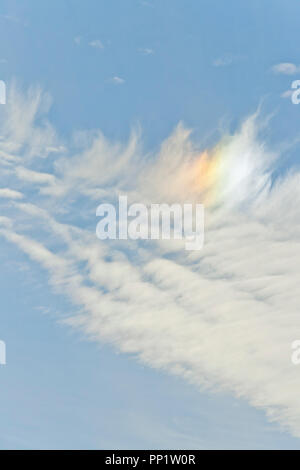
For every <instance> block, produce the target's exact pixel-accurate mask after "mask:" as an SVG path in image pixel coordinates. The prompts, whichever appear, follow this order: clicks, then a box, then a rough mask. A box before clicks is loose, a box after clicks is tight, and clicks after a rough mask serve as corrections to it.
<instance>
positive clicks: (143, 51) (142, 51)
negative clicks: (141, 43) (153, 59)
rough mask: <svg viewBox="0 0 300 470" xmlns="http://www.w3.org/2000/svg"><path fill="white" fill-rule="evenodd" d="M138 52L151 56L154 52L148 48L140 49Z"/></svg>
mask: <svg viewBox="0 0 300 470" xmlns="http://www.w3.org/2000/svg"><path fill="white" fill-rule="evenodd" d="M138 51H139V52H140V53H141V54H143V55H153V54H154V50H153V49H151V48H150V47H140V48H139V49H138Z"/></svg>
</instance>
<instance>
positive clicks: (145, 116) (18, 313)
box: [0, 0, 300, 449]
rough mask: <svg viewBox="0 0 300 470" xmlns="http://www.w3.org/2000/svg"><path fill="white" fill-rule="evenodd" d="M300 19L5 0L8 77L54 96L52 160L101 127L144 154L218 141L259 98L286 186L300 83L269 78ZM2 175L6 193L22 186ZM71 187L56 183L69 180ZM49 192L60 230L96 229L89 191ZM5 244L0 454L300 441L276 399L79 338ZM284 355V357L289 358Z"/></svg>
mask: <svg viewBox="0 0 300 470" xmlns="http://www.w3.org/2000/svg"><path fill="white" fill-rule="evenodd" d="M299 14H300V5H299V2H297V1H296V0H290V1H289V2H284V1H283V0H265V1H261V0H251V1H250V0H242V1H241V0H229V1H227V2H223V1H222V0H209V1H208V0H201V1H193V0H190V1H188V2H187V1H183V0H172V1H171V0H170V1H169V0H165V1H155V0H149V1H139V0H126V1H124V0H111V1H100V0H94V1H93V0H87V1H85V2H83V1H82V0H68V1H67V0H52V1H46V0H45V1H43V2H36V1H35V0H32V1H30V0H22V1H21V0H19V1H18V0H13V1H12V0H9V1H8V0H3V1H2V2H1V6H0V79H2V80H4V81H5V82H6V83H7V87H8V91H9V90H10V89H11V88H12V87H13V83H17V86H18V88H19V90H21V91H20V94H22V93H24V94H26V90H27V89H28V88H29V87H31V86H40V87H42V89H43V90H45V92H48V93H49V94H50V95H51V97H52V106H51V108H50V109H49V112H48V114H47V119H48V120H49V121H50V122H51V124H52V125H53V127H54V128H55V129H56V133H57V134H58V135H59V139H58V140H59V142H60V143H59V145H58V151H57V152H58V154H59V152H60V149H61V148H62V147H68V149H69V150H68V152H67V154H66V155H67V156H65V154H63V156H62V159H65V160H66V159H68V158H69V156H72V155H73V154H75V156H76V155H80V151H81V150H80V148H81V147H84V146H85V145H86V140H85V139H87V140H88V139H89V137H86V136H85V137H84V138H82V139H83V143H82V142H81V141H80V137H78V131H81V130H84V131H85V132H86V131H91V132H94V131H95V130H96V129H100V130H101V132H102V133H103V134H104V136H105V137H106V138H107V139H108V140H109V142H112V143H114V142H119V143H120V145H122V144H124V145H127V142H128V139H130V137H129V136H130V133H131V131H132V129H136V128H139V129H140V133H141V136H140V139H141V146H142V147H143V152H144V154H145V155H147V156H148V153H149V152H151V154H153V153H155V152H156V151H157V149H158V148H159V147H160V145H161V142H162V141H163V140H164V139H166V138H167V137H168V136H169V135H171V134H172V132H173V131H174V128H175V127H176V125H177V124H178V122H180V121H182V122H183V123H184V125H186V126H187V127H188V128H192V129H194V134H193V135H194V139H195V142H196V143H199V145H203V144H205V145H208V146H212V145H214V144H215V143H216V142H217V141H218V139H219V138H220V133H221V131H220V129H223V128H224V129H225V130H226V131H228V132H229V133H231V134H234V133H235V132H236V129H237V128H238V126H239V124H240V122H241V121H243V120H244V119H245V118H247V117H248V116H249V115H251V114H252V113H254V112H255V111H256V110H257V107H258V106H259V105H260V104H261V103H263V108H264V113H265V115H269V114H274V115H273V117H272V125H271V126H270V128H269V129H268V132H267V135H266V139H267V142H268V145H270V147H272V148H273V149H275V150H276V151H277V150H278V149H279V148H280V149H281V148H283V149H284V152H283V155H280V158H279V160H278V162H277V166H276V171H275V173H276V172H277V173H276V174H278V175H280V176H283V175H286V173H287V171H290V172H292V173H293V172H296V171H297V167H298V163H299V157H298V155H299V153H298V152H299V145H297V144H296V143H295V142H296V140H297V138H298V134H299V123H300V114H299V113H300V108H298V107H297V106H294V105H292V103H291V100H290V99H286V98H282V96H281V95H282V94H283V93H284V92H286V91H287V90H288V89H290V87H291V82H292V80H294V79H297V78H300V73H299V74H298V76H297V74H296V75H293V76H292V75H287V74H285V73H274V69H273V67H274V65H276V64H282V63H293V64H296V65H298V64H300V57H299V47H298V43H299V41H298V38H299V21H298V19H299ZM9 96H10V95H9ZM6 106H7V105H6ZM16 106H17V105H16ZM25 109H26V107H25ZM2 111H3V105H2V108H1V109H0V112H2ZM3 112H4V111H3ZM25 114H26V112H25ZM37 117H38V118H39V114H38V116H37ZM1 119H2V118H1ZM42 119H43V118H42ZM29 134H30V132H29ZM30 135H31V134H30ZM30 135H29V142H30ZM32 135H33V134H32ZM90 135H93V134H90ZM44 138H45V140H47V139H48V137H47V136H46V137H44V135H43V136H42V137H41V140H43V139H44ZM78 139H79V141H80V142H81V143H79V145H78ZM53 140H56V139H53ZM291 143H293V145H291ZM259 148H260V147H259ZM112 154H113V152H112ZM24 155H25V154H24ZM148 157H149V156H148ZM24 158H27V157H26V155H25V157H24ZM55 158H56V157H52V156H51V155H50V156H49V157H48V158H47V159H39V158H37V159H36V160H35V161H34V162H33V161H32V160H28V162H29V163H28V168H30V169H31V170H32V171H38V172H47V173H51V174H52V172H53V171H54V170H53V168H56V167H55V165H56V163H55ZM150 158H151V157H150ZM76 161H77V160H76V159H75V162H76ZM83 161H84V157H83ZM110 161H111V164H112V165H114V161H113V159H112V160H110ZM72 162H73V160H71V163H70V166H71V167H72V165H73V163H72ZM89 163H91V162H90V161H89V160H88V159H87V161H86V165H89ZM92 163H93V162H92ZM57 165H58V166H57V168H59V170H60V169H61V168H64V165H65V163H62V164H61V163H58V164H57ZM66 165H67V164H66ZM3 168H4V170H5V171H3V175H2V177H1V187H10V188H11V189H13V190H16V191H21V192H23V189H24V187H23V186H22V185H21V186H20V187H16V186H15V180H14V179H13V176H12V175H11V174H10V173H9V172H6V170H7V166H6V167H5V166H4V167H3ZM63 172H64V170H62V173H63ZM134 177H135V176H134V173H133V176H132V178H134ZM68 178H69V177H66V178H65V180H64V181H65V182H66V183H64V182H63V183H62V184H66V185H67V184H69V182H70V181H73V180H70V179H68ZM74 178H75V177H74ZM62 179H63V178H62ZM76 181H77V180H76ZM76 181H75V183H74V184H76ZM80 184H81V183H80ZM167 184H168V182H166V185H167ZM100 186H101V184H99V187H100ZM49 194H50V193H49ZM31 196H32V197H31ZM26 197H27V199H28V200H30V201H31V202H34V203H35V204H37V205H38V196H37V191H36V189H35V188H33V187H32V188H31V187H29V188H26ZM30 197H31V199H30ZM43 198H44V199H43V200H42V201H41V206H42V207H43V208H44V209H45V208H46V209H49V211H50V212H51V214H52V215H53V213H55V210H56V212H57V214H58V220H59V221H60V223H64V221H67V222H68V223H70V221H72V222H73V221H74V220H75V221H76V224H77V225H78V226H80V227H84V228H85V226H84V224H86V226H87V228H88V229H89V230H90V231H91V232H93V230H94V227H95V225H96V218H95V216H94V215H93V214H94V213H95V209H96V206H97V203H99V202H101V201H96V200H94V202H93V204H91V206H88V207H89V208H88V212H87V214H88V215H87V218H84V217H83V218H80V217H79V212H80V211H82V210H83V209H85V207H86V205H85V204H87V203H86V202H85V199H84V198H85V196H84V197H83V202H82V201H81V200H80V196H78V195H76V194H73V193H72V190H71V191H70V195H68V197H67V198H66V200H64V201H63V202H61V201H59V200H55V201H54V200H51V201H50V202H49V201H47V200H46V199H45V198H46V196H43ZM74 201H75V202H74ZM1 206H2V215H3V216H5V217H12V218H15V217H18V215H17V212H16V208H15V207H14V206H10V205H9V204H5V203H4V204H3V205H2V203H1ZM270 206H271V205H270ZM70 207H71V211H70V212H68V213H66V211H68V210H70ZM20 224H24V227H25V231H26V233H27V235H28V234H29V235H32V234H33V235H38V236H39V238H40V240H42V242H43V243H44V242H45V244H47V243H48V246H50V247H51V249H52V250H53V252H54V253H59V250H60V245H59V243H58V242H57V241H56V240H54V238H52V237H53V235H50V236H46V235H45V234H44V227H40V225H39V223H38V222H37V221H35V219H34V218H32V219H29V220H27V219H25V217H24V219H23V218H22V214H21V220H20ZM0 243H1V266H2V269H1V271H0V276H1V282H0V290H1V299H2V303H1V321H0V338H1V339H3V340H5V342H6V344H7V365H6V366H2V367H1V369H0V383H1V387H0V416H1V419H0V448H2V449H34V448H38V449H40V448H62V449H63V448H84V449H90V448H100V449H101V448H106V449H113V448H123V449H124V448H125V449H126V448H128V449H133V448H142V449H143V448H146V449H147V448H152V449H154V448H191V449H192V448H207V449H211V448H225V449H231V448H274V449H276V448H295V449H298V448H299V447H300V446H299V442H300V441H299V438H296V437H293V436H295V432H291V430H290V428H291V427H293V426H294V424H293V423H292V424H291V423H290V422H289V420H288V419H287V418H285V417H283V418H282V419H281V418H280V419H279V420H278V422H270V421H269V420H268V419H267V417H266V413H268V411H267V410H268V406H269V404H268V403H269V402H270V403H272V400H271V398H270V397H269V398H268V400H269V401H267V399H266V400H265V401H266V402H264V398H261V397H259V398H257V397H254V398H253V397H252V395H251V392H250V391H249V390H250V388H251V387H249V388H247V387H245V391H244V390H242V388H241V387H240V388H239V387H236V388H234V385H232V387H233V392H232V393H230V387H229V388H228V389H227V388H226V387H224V388H222V384H223V382H226V383H227V378H226V380H225V378H222V381H221V382H222V384H221V387H220V390H219V391H218V392H215V387H214V386H213V385H211V383H210V384H209V387H208V388H207V389H206V388H205V387H204V385H203V384H202V386H200V387H199V386H198V385H197V384H196V383H194V384H191V383H189V380H185V377H184V376H180V374H179V376H178V375H176V374H175V376H174V375H172V373H170V372H172V370H169V369H168V366H167V365H166V366H165V365H164V366H163V367H161V368H159V367H157V366H156V363H155V361H154V359H149V360H148V359H147V360H144V359H143V358H144V357H145V356H143V353H142V354H141V356H140V355H139V352H137V353H135V352H132V353H129V354H128V353H124V352H123V353H122V351H123V350H124V349H122V348H123V346H120V348H119V345H118V341H117V340H115V339H114V340H110V339H107V338H106V339H103V340H98V337H97V338H93V340H92V341H89V338H88V337H87V335H86V334H84V333H83V331H82V329H80V328H79V329H76V328H75V329H73V328H71V327H70V326H69V325H65V324H63V320H64V319H66V318H69V317H71V316H72V315H73V314H74V311H75V310H77V309H78V305H74V302H73V301H72V299H71V300H70V298H69V297H68V296H65V295H63V293H62V292H61V291H60V290H59V289H55V288H54V290H53V283H52V284H51V282H50V284H49V276H48V274H47V273H46V272H45V269H43V268H42V267H41V266H40V265H39V263H36V262H34V261H32V260H31V259H30V256H29V257H28V253H27V254H26V253H25V254H24V253H23V252H22V250H21V249H20V247H18V246H15V245H14V244H12V243H11V242H9V241H7V240H5V239H3V238H1V241H0ZM56 243H58V244H57V245H56ZM95 243H97V241H95ZM107 269H109V266H108V267H107ZM57 282H58V281H57ZM166 289H167V288H166ZM57 290H58V292H57ZM82 308H83V307H80V309H82ZM233 308H235V307H234V306H233ZM287 308H289V307H287ZM83 309H84V308H83ZM80 312H81V313H82V310H80ZM158 327H159V326H158ZM93 328H94V326H93ZM294 329H296V325H295V328H294ZM100 330H101V327H100ZM225 331H226V330H225ZM266 334H267V331H266ZM295 334H296V333H295ZM199 337H200V336H199ZM292 339H294V338H292ZM224 347H225V346H224ZM227 347H228V345H227ZM289 347H290V346H289V344H288V343H287V344H286V351H285V350H283V351H282V354H283V355H284V354H286V355H287V357H288V359H289V353H290V351H289ZM187 348H188V345H187ZM120 351H121V352H120ZM145 354H146V353H145ZM146 355H147V354H146ZM147 357H148V356H147ZM152 366H153V367H152ZM203 367H204V366H203ZM246 367H247V364H245V368H246ZM170 369H171V367H170ZM204 369H205V367H204ZM204 369H203V370H204ZM296 372H298V375H299V371H296ZM296 372H293V373H296ZM252 373H253V374H254V375H255V371H252V369H251V370H249V375H251V374H252ZM228 380H229V379H228ZM242 380H244V381H245V380H246V379H245V378H243V379H242V378H241V381H242ZM192 381H194V382H195V380H192ZM232 382H234V380H233V379H232ZM241 383H242V382H241ZM237 389H238V390H242V391H241V393H238V392H237ZM283 395H284V393H283ZM238 396H240V398H238ZM249 396H250V398H249ZM260 399H261V400H262V402H263V404H262V406H258V405H257V403H258V402H259V400H260ZM291 401H292V400H291ZM253 404H254V405H255V406H251V405H253ZM274 406H275V405H274ZM289 406H291V407H290V408H287V409H288V410H289V411H290V410H293V408H292V405H290V404H289ZM289 426H290V427H289Z"/></svg>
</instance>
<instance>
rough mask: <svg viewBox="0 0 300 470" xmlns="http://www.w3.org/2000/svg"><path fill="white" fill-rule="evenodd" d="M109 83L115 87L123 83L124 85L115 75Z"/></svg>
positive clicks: (123, 81)
mask: <svg viewBox="0 0 300 470" xmlns="http://www.w3.org/2000/svg"><path fill="white" fill-rule="evenodd" d="M110 81H111V82H112V83H114V84H115V85H122V84H123V83H125V80H124V78H121V77H118V76H117V75H116V76H115V77H112V78H111V79H110Z"/></svg>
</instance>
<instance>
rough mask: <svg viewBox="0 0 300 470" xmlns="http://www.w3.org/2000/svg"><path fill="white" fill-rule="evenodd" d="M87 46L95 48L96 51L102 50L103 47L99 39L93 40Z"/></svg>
mask: <svg viewBox="0 0 300 470" xmlns="http://www.w3.org/2000/svg"><path fill="white" fill-rule="evenodd" d="M89 46H91V47H95V48H96V49H104V46H103V44H102V42H101V41H100V39H94V40H93V41H90V42H89Z"/></svg>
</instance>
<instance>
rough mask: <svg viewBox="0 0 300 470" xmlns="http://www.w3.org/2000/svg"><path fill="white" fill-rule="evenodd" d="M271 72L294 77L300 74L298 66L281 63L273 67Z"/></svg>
mask: <svg viewBox="0 0 300 470" xmlns="http://www.w3.org/2000/svg"><path fill="white" fill-rule="evenodd" d="M272 71H273V72H274V73H276V74H283V75H294V74H295V73H298V72H300V65H296V64H294V63H292V62H281V63H280V64H276V65H273V67H272Z"/></svg>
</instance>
